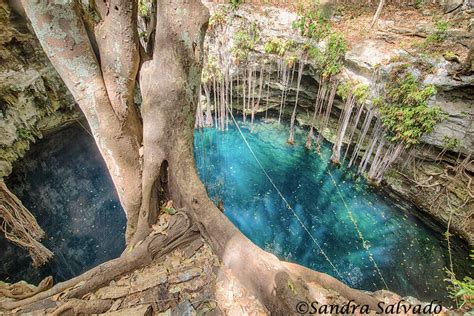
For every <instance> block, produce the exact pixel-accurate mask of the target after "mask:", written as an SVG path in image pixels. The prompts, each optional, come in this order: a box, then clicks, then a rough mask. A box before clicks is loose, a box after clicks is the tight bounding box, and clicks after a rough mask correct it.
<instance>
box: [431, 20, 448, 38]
mask: <svg viewBox="0 0 474 316" xmlns="http://www.w3.org/2000/svg"><path fill="white" fill-rule="evenodd" d="M448 28H449V24H448V22H447V21H444V20H438V21H436V23H435V29H434V31H433V32H432V33H431V34H429V35H428V37H427V38H426V42H427V43H440V42H442V41H444V40H445V39H446V38H448Z"/></svg>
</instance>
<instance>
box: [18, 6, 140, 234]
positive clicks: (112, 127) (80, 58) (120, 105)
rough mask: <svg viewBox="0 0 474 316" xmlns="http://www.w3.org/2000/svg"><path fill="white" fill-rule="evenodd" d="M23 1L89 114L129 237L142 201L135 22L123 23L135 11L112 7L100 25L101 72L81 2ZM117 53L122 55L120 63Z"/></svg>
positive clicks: (43, 43) (51, 56) (57, 65)
mask: <svg viewBox="0 0 474 316" xmlns="http://www.w3.org/2000/svg"><path fill="white" fill-rule="evenodd" d="M125 2H126V1H125ZM132 3H133V2H132ZM22 4H23V7H24V8H25V11H26V13H27V15H28V17H29V19H30V21H31V25H32V26H33V29H34V31H35V33H36V36H37V37H38V39H39V41H40V43H41V46H42V47H43V50H44V51H45V52H46V55H47V56H48V57H49V59H50V60H51V63H52V64H53V66H54V68H55V69H56V70H57V71H58V73H59V75H60V76H61V78H62V79H63V81H64V83H65V84H66V86H67V87H68V89H69V91H70V92H71V93H72V95H73V96H74V99H75V100H76V102H77V103H78V104H79V106H80V108H81V110H82V112H83V113H84V115H85V116H86V118H87V122H88V123H89V126H90V129H91V131H92V134H93V135H94V139H95V141H96V143H97V146H98V147H99V150H100V152H101V154H102V157H103V158H104V160H105V163H106V164H107V168H108V169H109V171H110V175H111V177H112V181H113V183H114V185H115V188H116V190H117V193H118V196H119V198H120V202H121V204H122V206H123V208H124V210H125V212H126V214H127V240H128V239H129V238H130V236H132V234H133V233H134V231H135V226H136V223H137V218H138V210H139V208H140V203H141V173H140V171H141V168H140V159H139V151H138V149H139V148H140V142H141V126H140V122H139V120H138V117H137V115H136V113H134V111H135V109H134V106H130V102H132V97H133V84H134V82H135V76H136V72H137V70H138V68H137V59H136V58H137V56H135V55H137V54H138V51H137V49H135V48H136V47H135V46H136V45H135V44H132V43H133V37H132V36H131V35H130V32H134V31H133V30H129V29H128V28H133V26H131V25H128V28H127V26H125V24H124V23H125V22H124V21H123V20H124V19H125V20H126V19H128V20H130V19H131V17H130V15H132V13H133V12H132V11H133V10H132V9H131V8H128V7H127V8H125V6H121V5H120V6H119V4H117V5H114V6H112V8H109V9H110V10H112V12H109V15H107V16H106V17H105V19H104V22H103V23H102V24H101V26H99V27H101V29H100V30H99V31H98V32H99V33H100V34H101V38H100V40H98V43H99V49H100V51H101V53H104V56H103V57H102V56H101V63H102V65H103V66H104V69H102V71H101V67H100V66H99V63H98V61H97V59H96V56H95V54H94V51H93V49H92V46H91V43H90V40H89V37H88V34H87V32H86V29H85V27H84V23H83V21H82V19H81V13H80V8H79V6H78V2H77V1H73V0H68V1H59V0H57V1H27V0H23V1H22ZM114 7H117V8H120V10H116V11H119V12H115V11H113V10H115V9H114ZM122 9H123V11H122ZM122 13H123V15H122ZM128 22H129V23H130V21H128ZM135 25H136V23H135ZM135 27H136V26H135ZM129 31H130V32H129ZM114 33H115V34H120V36H117V35H114ZM122 35H123V36H124V38H123V39H121V36H122ZM122 44H123V45H124V46H123V47H121V46H120V45H122ZM115 54H117V55H118V56H115ZM118 57H120V58H123V59H120V61H119V62H118V61H117V60H118ZM107 83H108V84H110V86H109V87H107V86H106V84H107ZM109 98H110V99H109Z"/></svg>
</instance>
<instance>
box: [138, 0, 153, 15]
mask: <svg viewBox="0 0 474 316" xmlns="http://www.w3.org/2000/svg"><path fill="white" fill-rule="evenodd" d="M146 2H147V1H146V0H139V1H138V15H140V16H143V17H145V16H148V15H150V9H149V7H148V5H147V3H146Z"/></svg>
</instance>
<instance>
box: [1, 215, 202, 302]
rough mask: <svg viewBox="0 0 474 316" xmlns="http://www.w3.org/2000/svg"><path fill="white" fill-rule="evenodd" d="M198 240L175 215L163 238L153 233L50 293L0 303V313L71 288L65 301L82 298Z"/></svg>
mask: <svg viewBox="0 0 474 316" xmlns="http://www.w3.org/2000/svg"><path fill="white" fill-rule="evenodd" d="M198 237H199V232H198V231H197V229H195V228H194V227H193V226H192V225H191V222H190V220H189V218H188V217H187V216H186V215H185V214H184V213H177V214H176V215H175V216H173V217H172V218H171V220H170V223H169V227H168V230H167V231H166V234H157V235H156V234H155V235H154V234H153V233H152V234H151V235H150V236H148V237H147V238H146V239H145V240H144V241H143V242H141V243H140V244H138V245H137V246H136V247H135V248H133V249H131V250H130V251H129V252H127V253H124V254H122V256H121V257H119V258H117V259H114V260H110V261H107V262H105V263H103V264H101V265H99V266H97V267H95V268H93V269H91V270H89V271H87V272H85V273H83V274H81V275H79V276H77V277H75V278H72V279H70V280H68V281H64V282H61V283H58V284H56V285H55V286H54V287H52V288H51V289H49V290H47V291H44V292H41V293H38V294H37V295H35V296H33V297H30V298H26V299H23V300H20V301H15V302H4V303H1V304H0V309H5V310H11V309H15V308H18V307H22V306H27V305H29V304H32V303H35V302H38V301H40V300H44V299H48V298H49V297H51V296H53V295H56V294H59V293H61V292H63V291H65V290H67V289H69V288H73V287H74V288H73V289H72V290H70V291H69V292H68V293H66V294H65V298H68V299H69V298H79V297H82V296H83V295H84V294H86V293H89V292H92V291H94V290H96V289H97V288H99V287H101V286H103V285H104V284H107V283H108V282H110V281H111V280H113V279H114V278H116V277H118V276H120V275H123V274H125V273H127V272H130V271H133V270H134V269H138V268H140V267H143V266H145V265H147V264H149V263H150V262H152V261H153V260H158V259H159V258H161V257H162V256H163V255H165V254H167V253H168V252H170V251H172V250H173V249H175V248H177V247H179V246H182V245H186V244H189V243H191V242H192V241H194V240H195V239H196V238H198Z"/></svg>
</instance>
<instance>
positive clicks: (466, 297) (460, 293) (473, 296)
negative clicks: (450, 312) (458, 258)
mask: <svg viewBox="0 0 474 316" xmlns="http://www.w3.org/2000/svg"><path fill="white" fill-rule="evenodd" d="M469 257H470V258H471V260H472V261H473V262H474V251H472V250H471V253H470V254H469ZM472 266H473V267H474V265H472ZM446 272H447V274H448V278H447V279H445V281H447V282H449V286H448V291H449V293H450V294H451V297H452V298H453V299H455V300H456V302H457V303H458V308H463V307H464V306H466V305H467V307H468V308H472V307H473V306H474V279H472V278H471V277H469V276H466V277H464V279H462V280H458V279H456V276H455V274H454V272H452V271H449V270H446Z"/></svg>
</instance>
